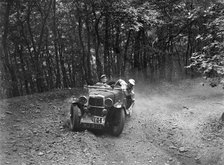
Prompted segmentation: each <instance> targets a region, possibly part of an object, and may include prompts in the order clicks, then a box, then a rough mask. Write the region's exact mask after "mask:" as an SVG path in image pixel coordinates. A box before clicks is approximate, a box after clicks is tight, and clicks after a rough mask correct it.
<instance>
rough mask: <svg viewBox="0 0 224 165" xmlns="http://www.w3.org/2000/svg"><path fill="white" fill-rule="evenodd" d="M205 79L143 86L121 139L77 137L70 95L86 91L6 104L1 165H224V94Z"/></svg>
mask: <svg viewBox="0 0 224 165" xmlns="http://www.w3.org/2000/svg"><path fill="white" fill-rule="evenodd" d="M200 83H201V81H199V80H195V81H192V80H187V81H184V82H181V83H176V84H169V83H161V84H157V85H156V86H155V85H147V86H146V85H145V84H140V83H138V85H137V87H136V106H135V110H134V113H133V115H132V117H131V118H127V121H126V123H125V124H126V125H125V128H124V131H123V133H122V134H121V136H120V137H118V138H117V137H112V136H111V135H109V134H108V133H103V134H100V135H94V134H93V133H91V132H88V131H85V132H71V131H69V130H68V128H67V127H66V124H65V121H66V119H67V118H68V110H69V103H68V100H69V97H68V96H70V95H71V93H73V92H75V93H76V94H77V95H78V94H79V93H80V90H74V91H69V92H68V90H67V91H63V92H54V93H45V94H36V95H33V96H27V97H17V98H13V99H8V100H2V101H0V124H1V125H0V128H1V134H0V147H1V149H0V162H1V164H21V165H26V164H76V165H78V164H80V165H82V164H95V165H98V164H108V165H110V164H125V165H129V164H130V165H131V164H133V165H134V164H139V165H142V164H145V165H147V164H153V165H154V164H158V165H168V164H170V165H181V164H186V165H189V164H192V165H194V164H203V165H204V164H207V165H208V164H211V165H215V164H217V165H223V164H224V124H223V123H221V122H220V121H219V118H220V116H221V114H222V113H223V112H224V92H223V90H221V88H210V87H208V86H207V85H205V86H202V85H201V84H200Z"/></svg>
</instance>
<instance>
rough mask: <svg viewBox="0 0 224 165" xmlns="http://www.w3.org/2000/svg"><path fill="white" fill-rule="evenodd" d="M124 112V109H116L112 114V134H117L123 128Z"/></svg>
mask: <svg viewBox="0 0 224 165" xmlns="http://www.w3.org/2000/svg"><path fill="white" fill-rule="evenodd" d="M124 122H125V113H124V109H117V110H116V112H115V114H114V121H113V124H112V135H114V136H119V135H120V134H121V133H122V131H123V128H124Z"/></svg>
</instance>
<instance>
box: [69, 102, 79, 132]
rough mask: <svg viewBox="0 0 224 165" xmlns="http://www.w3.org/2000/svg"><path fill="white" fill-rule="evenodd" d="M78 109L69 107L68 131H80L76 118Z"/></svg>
mask: <svg viewBox="0 0 224 165" xmlns="http://www.w3.org/2000/svg"><path fill="white" fill-rule="evenodd" d="M78 111H79V109H78V107H77V106H74V105H71V109H70V114H71V117H70V129H71V130H72V131H80V117H79V116H78Z"/></svg>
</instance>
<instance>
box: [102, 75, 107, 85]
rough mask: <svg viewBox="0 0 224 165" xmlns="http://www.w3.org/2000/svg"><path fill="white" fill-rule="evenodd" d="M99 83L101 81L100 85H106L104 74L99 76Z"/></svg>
mask: <svg viewBox="0 0 224 165" xmlns="http://www.w3.org/2000/svg"><path fill="white" fill-rule="evenodd" d="M100 81H101V82H102V83H106V82H107V76H106V75H105V74H103V75H101V76H100Z"/></svg>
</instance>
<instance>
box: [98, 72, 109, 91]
mask: <svg viewBox="0 0 224 165" xmlns="http://www.w3.org/2000/svg"><path fill="white" fill-rule="evenodd" d="M107 81H108V79H107V76H106V75H105V74H103V75H101V76H100V82H98V83H96V85H99V86H103V87H106V88H111V86H110V85H108V84H107Z"/></svg>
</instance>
